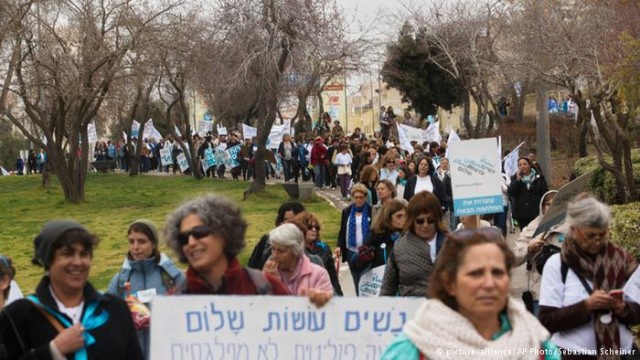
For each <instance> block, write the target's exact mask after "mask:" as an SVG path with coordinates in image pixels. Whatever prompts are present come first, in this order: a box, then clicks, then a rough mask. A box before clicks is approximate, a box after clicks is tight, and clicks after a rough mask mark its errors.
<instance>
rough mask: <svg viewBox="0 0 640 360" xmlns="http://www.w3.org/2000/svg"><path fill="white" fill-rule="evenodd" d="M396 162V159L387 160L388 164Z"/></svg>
mask: <svg viewBox="0 0 640 360" xmlns="http://www.w3.org/2000/svg"><path fill="white" fill-rule="evenodd" d="M395 163H396V161H395V160H389V161H387V164H395Z"/></svg>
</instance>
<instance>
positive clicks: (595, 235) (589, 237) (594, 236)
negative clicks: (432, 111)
mask: <svg viewBox="0 0 640 360" xmlns="http://www.w3.org/2000/svg"><path fill="white" fill-rule="evenodd" d="M575 229H576V232H577V233H578V235H579V236H580V237H581V238H582V240H583V241H585V240H586V241H596V240H605V239H607V238H608V237H609V232H608V231H605V232H602V233H588V234H585V233H584V232H582V230H580V229H579V228H577V227H576V228H575Z"/></svg>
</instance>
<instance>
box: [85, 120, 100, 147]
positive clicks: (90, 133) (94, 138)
mask: <svg viewBox="0 0 640 360" xmlns="http://www.w3.org/2000/svg"><path fill="white" fill-rule="evenodd" d="M87 138H88V139H87V140H89V143H93V144H95V143H97V142H98V133H97V131H96V122H95V121H92V122H90V123H89V125H88V126H87Z"/></svg>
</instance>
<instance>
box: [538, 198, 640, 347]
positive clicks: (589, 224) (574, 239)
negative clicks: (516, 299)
mask: <svg viewBox="0 0 640 360" xmlns="http://www.w3.org/2000/svg"><path fill="white" fill-rule="evenodd" d="M610 218H611V215H610V211H609V207H608V206H607V205H605V204H603V203H601V202H599V201H598V200H596V199H594V198H593V197H591V196H590V195H588V194H586V193H583V194H580V195H578V196H577V197H576V199H575V200H573V201H572V202H571V203H570V204H569V205H568V207H567V217H566V219H565V224H566V225H568V227H569V231H568V234H567V236H566V237H565V240H564V242H563V244H562V250H561V251H560V253H559V254H555V255H553V256H551V257H550V258H549V260H548V261H547V262H546V264H545V266H544V269H543V272H542V283H541V286H540V314H539V316H538V318H539V319H540V322H541V323H542V324H543V325H544V326H545V327H546V328H547V329H548V330H549V332H551V333H553V336H552V338H551V340H552V342H553V343H555V344H556V345H558V347H560V348H563V349H565V350H567V351H568V352H569V353H570V356H566V355H565V356H564V357H563V358H564V359H571V358H578V357H577V356H578V355H579V358H580V359H604V358H606V359H619V358H620V357H619V355H625V354H627V355H630V354H631V352H630V351H631V350H632V346H633V335H632V334H631V331H630V330H629V326H632V325H636V324H639V323H640V305H638V304H636V303H632V302H630V301H626V300H625V299H624V294H623V293H622V292H621V290H620V289H622V288H623V286H624V285H625V282H626V281H627V280H628V279H629V277H630V276H631V275H632V273H633V272H634V270H635V269H636V267H637V264H636V261H635V259H634V258H633V257H631V256H630V255H629V254H627V253H626V252H625V251H624V250H622V249H621V248H619V247H617V246H616V245H614V244H613V243H612V242H611V241H609V221H610ZM636 351H637V350H636ZM611 354H613V356H608V355H611ZM571 355H575V357H574V356H571ZM634 355H637V352H636V353H635V354H634Z"/></svg>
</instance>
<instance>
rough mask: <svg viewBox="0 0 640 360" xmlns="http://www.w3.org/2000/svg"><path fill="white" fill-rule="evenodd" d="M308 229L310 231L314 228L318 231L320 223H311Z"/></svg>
mask: <svg viewBox="0 0 640 360" xmlns="http://www.w3.org/2000/svg"><path fill="white" fill-rule="evenodd" d="M307 229H308V230H309V231H311V230H313V229H316V231H320V225H309V226H307Z"/></svg>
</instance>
